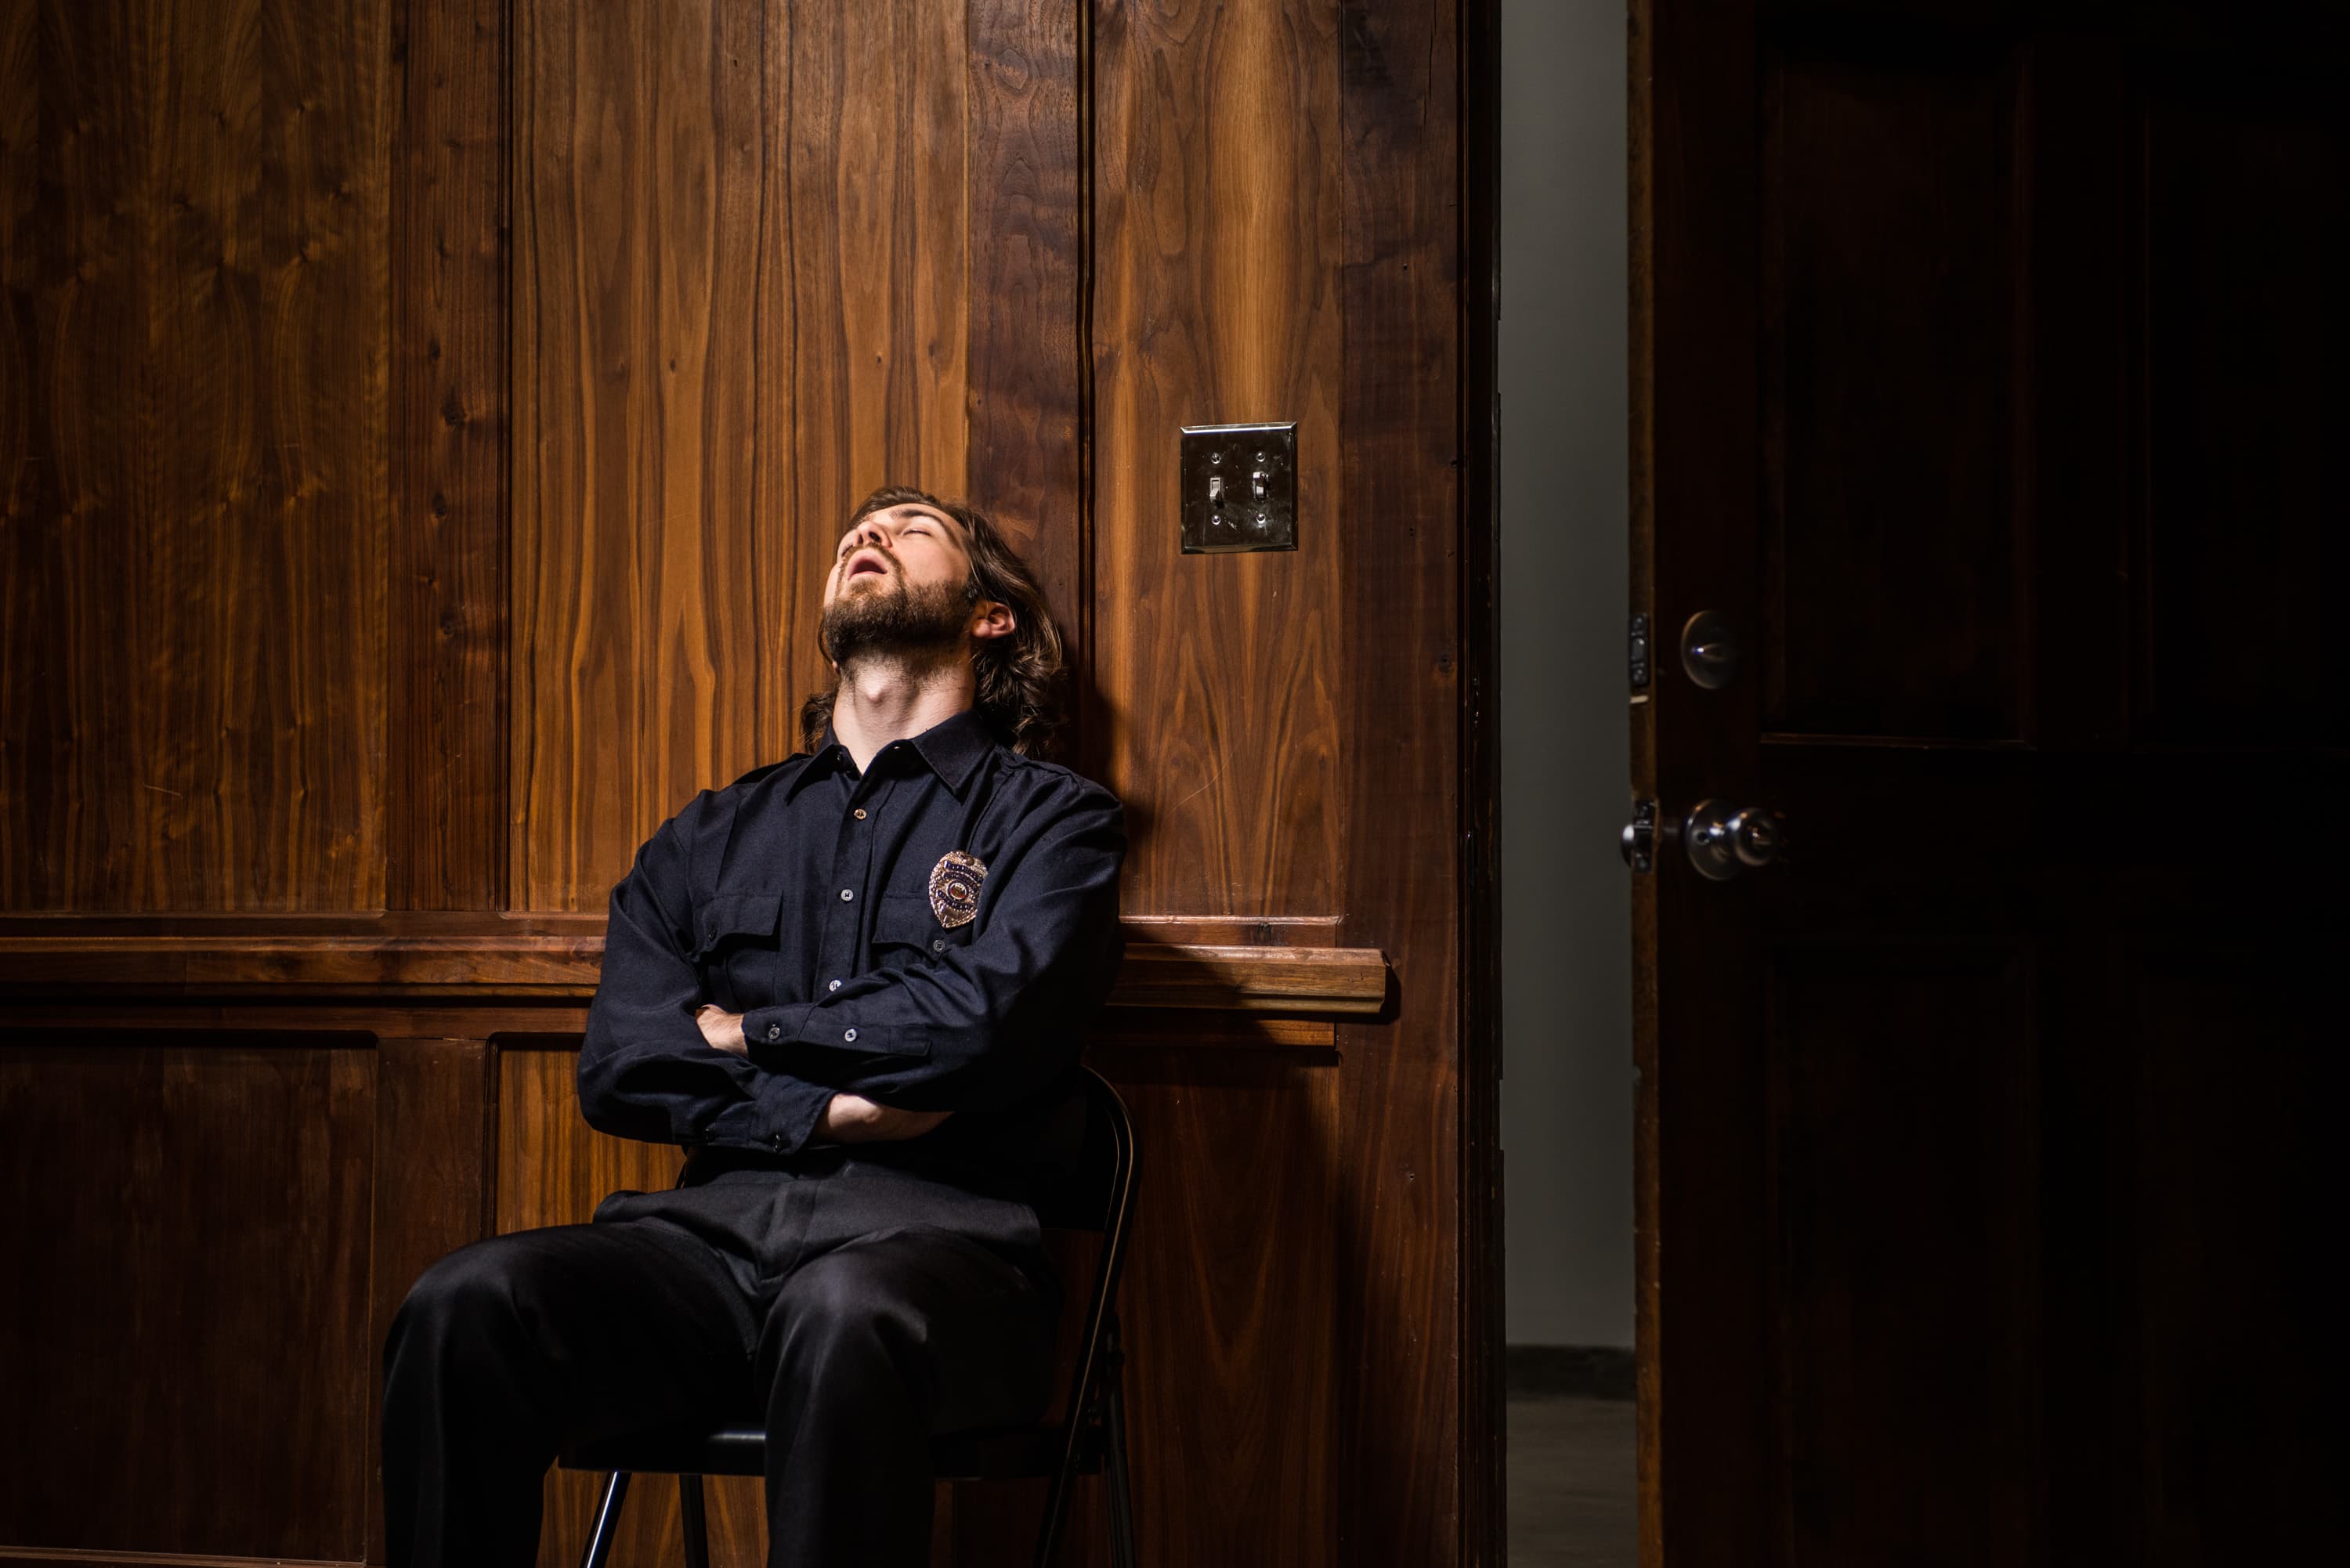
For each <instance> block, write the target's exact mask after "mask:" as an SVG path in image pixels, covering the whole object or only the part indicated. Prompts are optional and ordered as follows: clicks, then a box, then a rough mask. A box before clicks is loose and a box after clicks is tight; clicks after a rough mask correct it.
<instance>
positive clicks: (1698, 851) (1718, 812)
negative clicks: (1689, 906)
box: [1681, 800, 1781, 882]
mask: <svg viewBox="0 0 2350 1568" xmlns="http://www.w3.org/2000/svg"><path fill="white" fill-rule="evenodd" d="M1780 826H1781V825H1780V822H1779V817H1778V815H1777V814H1776V813H1774V812H1769V811H1765V810H1763V808H1762V807H1761V806H1754V805H1747V806H1734V805H1731V804H1730V803H1729V802H1727V801H1720V800H1701V801H1700V802H1698V803H1697V804H1696V805H1693V806H1691V807H1690V809H1689V815H1686V816H1684V817H1682V818H1681V842H1682V844H1684V845H1686V846H1688V848H1689V857H1690V865H1691V866H1694V867H1697V872H1698V875H1699V876H1700V877H1706V878H1708V879H1709V880H1711V881H1715V882H1727V881H1729V880H1730V878H1731V877H1735V876H1737V875H1738V873H1739V872H1740V871H1742V870H1747V869H1752V870H1760V869H1762V868H1763V867H1765V866H1768V865H1770V864H1771V862H1772V860H1773V858H1775V857H1777V855H1778V853H1779V840H1780V836H1781V833H1780Z"/></svg>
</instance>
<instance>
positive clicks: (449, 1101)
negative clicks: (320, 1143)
mask: <svg viewBox="0 0 2350 1568" xmlns="http://www.w3.org/2000/svg"><path fill="white" fill-rule="evenodd" d="M490 1087H491V1085H490V1049H489V1046H488V1045H487V1044H485V1043H484V1042H483V1041H480V1040H444V1039H405V1040H394V1039H386V1040H381V1041H379V1042H378V1043H377V1045H376V1102H375V1175H374V1181H373V1183H372V1184H371V1190H370V1194H369V1198H370V1203H371V1220H372V1224H371V1227H370V1234H369V1259H370V1261H369V1271H368V1272H369V1293H368V1294H369V1305H368V1332H367V1344H368V1345H369V1349H370V1351H371V1352H372V1353H373V1354H375V1355H379V1356H380V1355H381V1353H382V1349H383V1345H384V1340H385V1337H386V1336H387V1335H388V1334H390V1331H391V1320H392V1317H393V1316H394V1314H397V1313H398V1312H399V1311H400V1303H401V1302H402V1301H403V1300H404V1299H406V1297H407V1295H408V1292H409V1288H410V1287H411V1286H412V1285H413V1284H415V1282H416V1281H417V1278H418V1277H419V1276H420V1275H421V1274H422V1273H423V1272H424V1271H425V1270H426V1269H428V1268H430V1267H431V1266H432V1263H433V1262H434V1261H435V1260H436V1259H439V1258H441V1257H443V1256H445V1255H446V1254H448V1253H450V1252H452V1251H456V1250H457V1249H458V1248H460V1247H462V1246H463V1245H465V1244H466V1243H467V1242H469V1241H478V1240H480V1239H481V1238H482V1237H484V1236H486V1235H488V1234H489V1233H490V1168H489V1162H490V1150H491V1147H492V1137H493V1135H494V1127H492V1124H491V1098H490ZM382 1435H383V1379H382V1377H381V1376H380V1373H379V1372H378V1371H377V1368H376V1366H370V1367H369V1377H368V1424H367V1438H368V1455H369V1462H368V1467H367V1476H368V1489H367V1497H368V1508H367V1548H368V1549H367V1561H368V1562H369V1563H381V1562H384V1561H385V1548H384V1533H383V1531H384V1526H383V1485H382V1481H381V1477H382V1474H383V1457H382V1450H381V1444H382Z"/></svg>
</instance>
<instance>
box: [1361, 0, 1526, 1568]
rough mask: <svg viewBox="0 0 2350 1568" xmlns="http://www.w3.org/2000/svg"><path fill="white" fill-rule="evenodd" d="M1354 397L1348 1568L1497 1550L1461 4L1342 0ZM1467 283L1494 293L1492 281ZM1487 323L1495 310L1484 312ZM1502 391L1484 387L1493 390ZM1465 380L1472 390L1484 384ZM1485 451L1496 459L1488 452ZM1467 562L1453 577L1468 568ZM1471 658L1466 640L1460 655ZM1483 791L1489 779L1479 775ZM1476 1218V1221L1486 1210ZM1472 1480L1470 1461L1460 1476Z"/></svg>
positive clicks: (1477, 295)
mask: <svg viewBox="0 0 2350 1568" xmlns="http://www.w3.org/2000/svg"><path fill="white" fill-rule="evenodd" d="M1343 28H1344V44H1343V48H1342V50H1341V53H1340V59H1341V62H1342V67H1343V74H1342V78H1341V90H1342V96H1343V104H1342V109H1343V115H1344V127H1345V138H1344V141H1345V155H1346V162H1345V205H1346V234H1347V252H1346V263H1347V265H1346V290H1345V310H1346V364H1347V380H1346V395H1345V400H1344V404H1343V411H1342V419H1343V430H1344V439H1345V453H1344V464H1343V468H1342V470H1341V478H1340V484H1341V486H1342V489H1343V493H1344V495H1345V497H1346V502H1347V504H1346V526H1347V535H1348V540H1349V544H1348V546H1347V549H1348V562H1349V569H1348V574H1347V579H1346V586H1345V589H1344V591H1345V594H1346V596H1347V639H1346V642H1345V643H1344V645H1343V646H1344V649H1345V654H1344V662H1345V666H1346V669H1347V689H1346V694H1345V701H1347V703H1348V704H1349V705H1350V707H1351V728H1352V733H1353V735H1354V743H1353V747H1352V749H1351V750H1350V751H1349V752H1348V753H1347V774H1346V778H1347V784H1346V788H1347V805H1346V812H1347V818H1348V828H1347V836H1346V838H1345V840H1344V842H1345V844H1346V845H1347V889H1346V891H1347V897H1346V903H1345V912H1346V919H1345V921H1344V923H1343V924H1342V925H1341V927H1340V934H1339V937H1338V939H1337V940H1338V942H1339V943H1340V944H1341V945H1344V946H1350V947H1357V946H1376V947H1378V949H1380V950H1382V951H1384V952H1386V953H1387V954H1388V960H1389V962H1390V963H1391V965H1392V966H1393V969H1394V971H1395V976H1394V981H1393V987H1394V993H1395V999H1396V1001H1395V1007H1394V1010H1393V1012H1392V1013H1391V1015H1390V1017H1391V1022H1387V1023H1377V1024H1373V1023H1359V1022H1355V1021H1348V1022H1346V1023H1342V1024H1340V1026H1339V1029H1338V1049H1339V1054H1340V1055H1341V1056H1342V1058H1343V1059H1344V1061H1345V1067H1344V1069H1343V1071H1344V1074H1345V1096H1346V1100H1345V1112H1344V1115H1345V1124H1344V1142H1343V1146H1342V1152H1341V1155H1340V1158H1339V1166H1338V1168H1339V1175H1340V1180H1341V1183H1342V1186H1341V1189H1340V1199H1339V1202H1340V1212H1341V1216H1342V1219H1341V1222H1340V1231H1339V1234H1340V1251H1339V1261H1338V1271H1337V1276H1336V1277H1337V1280H1338V1281H1339V1282H1340V1283H1339V1286H1338V1288H1339V1289H1340V1290H1341V1292H1342V1293H1344V1296H1345V1305H1344V1309H1343V1311H1342V1312H1341V1314H1340V1315H1339V1326H1340V1338H1339V1342H1338V1345H1337V1352H1338V1366H1339V1387H1340V1389H1341V1390H1342V1397H1341V1403H1340V1406H1339V1420H1338V1425H1337V1427H1336V1431H1335V1433H1334V1434H1333V1437H1332V1439H1331V1440H1332V1441H1334V1442H1335V1443H1336V1450H1337V1461H1336V1470H1335V1474H1336V1477H1337V1478H1339V1480H1338V1495H1337V1517H1338V1518H1339V1520H1340V1521H1342V1524H1341V1534H1340V1538H1339V1550H1338V1560H1339V1561H1341V1562H1345V1563H1363V1564H1372V1563H1380V1564H1393V1565H1395V1568H1413V1565H1416V1564H1420V1563H1490V1562H1492V1561H1494V1560H1495V1558H1496V1557H1497V1556H1498V1552H1499V1545H1500V1543H1499V1542H1498V1541H1497V1540H1496V1539H1495V1535H1496V1532H1497V1530H1498V1525H1499V1520H1498V1519H1497V1518H1496V1517H1493V1516H1489V1515H1484V1514H1482V1513H1480V1512H1477V1511H1476V1510H1477V1508H1478V1504H1479V1502H1480V1501H1481V1500H1482V1499H1484V1498H1486V1497H1487V1496H1489V1495H1490V1494H1488V1493H1487V1492H1485V1491H1484V1490H1482V1486H1481V1484H1480V1483H1481V1481H1482V1480H1490V1477H1482V1478H1481V1477H1480V1476H1479V1474H1478V1464H1479V1460H1480V1458H1481V1456H1482V1457H1483V1458H1484V1459H1487V1460H1490V1459H1492V1447H1491V1445H1492V1431H1493V1428H1494V1427H1495V1425H1496V1423H1497V1421H1498V1413H1497V1412H1496V1411H1495V1410H1494V1409H1493V1408H1492V1402H1491V1401H1492V1393H1493V1391H1494V1389H1495V1387H1496V1386H1497V1379H1495V1378H1494V1377H1492V1376H1491V1375H1489V1374H1480V1373H1479V1372H1478V1371H1477V1368H1478V1366H1480V1363H1481V1360H1482V1358H1483V1357H1485V1356H1488V1355H1492V1354H1493V1347H1492V1345H1490V1344H1488V1343H1487V1342H1486V1340H1485V1337H1484V1336H1485V1335H1486V1334H1488V1333H1489V1332H1490V1324H1491V1323H1492V1304H1491V1296H1490V1292H1491V1291H1492V1289H1493V1287H1494V1283H1495V1282H1494V1281H1493V1280H1492V1277H1491V1275H1490V1273H1487V1272H1485V1270H1484V1262H1485V1259H1484V1256H1483V1255H1482V1254H1481V1253H1480V1252H1479V1251H1477V1250H1476V1243H1477V1242H1478V1241H1480V1240H1482V1239H1487V1238H1490V1234H1491V1233H1490V1231H1485V1230H1483V1229H1482V1225H1483V1223H1484V1220H1485V1219H1489V1218H1490V1210H1488V1209H1487V1208H1486V1205H1488V1204H1489V1203H1490V1201H1491V1196H1492V1195H1491V1193H1490V1190H1488V1189H1480V1188H1479V1187H1477V1186H1476V1185H1474V1184H1472V1182H1471V1176H1472V1175H1473V1174H1474V1173H1475V1172H1477V1171H1478V1170H1480V1169H1482V1170H1483V1171H1484V1172H1486V1173H1487V1174H1488V1175H1489V1176H1490V1173H1491V1172H1492V1166H1493V1163H1494V1161H1493V1159H1492V1154H1491V1152H1490V1147H1488V1148H1487V1149H1486V1150H1485V1151H1484V1152H1482V1161H1483V1163H1482V1166H1481V1165H1480V1164H1479V1159H1480V1158H1481V1152H1480V1149H1479V1147H1478V1146H1476V1145H1474V1144H1472V1143H1471V1139H1472V1138H1475V1137H1478V1136H1479V1129H1480V1127H1483V1128H1485V1129H1486V1136H1490V1129H1491V1122H1490V1119H1487V1120H1483V1121H1482V1122H1481V1120H1480V1119H1479V1118H1480V1116H1481V1115H1482V1116H1484V1117H1486V1118H1490V1116H1491V1104H1490V1100H1488V1101H1487V1102H1486V1104H1485V1106H1483V1108H1482V1111H1481V1109H1480V1107H1479V1105H1478V1103H1477V1101H1476V1099H1475V1098H1474V1096H1490V1095H1491V1093H1492V1080H1493V1078H1494V1077H1495V1076H1497V1075H1498V1067H1499V1064H1498V1063H1496V1062H1494V1061H1493V1060H1492V1057H1491V1055H1490V1054H1487V1055H1482V1056H1480V1055H1475V1054H1471V1053H1473V1052H1478V1051H1484V1052H1490V1051H1491V1050H1492V1042H1491V1041H1490V1040H1485V1039H1480V1040H1477V1041H1468V1040H1464V1037H1463V1033H1462V1021H1461V1011H1462V1006H1463V989H1464V985H1465V984H1468V983H1473V982H1474V981H1475V980H1476V978H1477V976H1478V974H1479V973H1480V972H1482V971H1476V970H1468V971H1464V962H1466V961H1467V960H1465V959H1464V954H1463V951H1462V947H1461V925H1462V923H1463V921H1464V919H1470V918H1472V914H1471V912H1472V911H1473V910H1474V909H1475V902H1474V900H1476V899H1477V898H1478V895H1477V894H1475V893H1472V892H1471V891H1470V890H1469V889H1470V888H1471V887H1472V886H1474V884H1466V885H1464V877H1467V876H1470V875H1471V871H1470V869H1469V867H1468V866H1467V865H1466V864H1465V863H1464V862H1465V860H1466V859H1467V857H1480V856H1482V855H1486V854H1490V849H1489V848H1488V847H1487V846H1482V845H1479V844H1477V843H1475V842H1474V841H1473V839H1471V837H1470V834H1471V831H1473V829H1474V828H1475V827H1476V826H1478V825H1479V823H1480V821H1481V817H1480V815H1476V814H1474V813H1473V812H1472V810H1471V808H1470V807H1469V804H1468V801H1467V799H1466V798H1465V796H1466V795H1467V794H1468V792H1467V791H1466V790H1465V789H1464V785H1463V783H1462V774H1461V769H1462V765H1463V739H1462V728H1463V726H1464V724H1467V723H1469V722H1472V720H1473V721H1476V722H1491V717H1492V711H1493V709H1492V691H1491V690H1490V688H1487V687H1483V686H1481V685H1476V684H1471V682H1472V681H1477V680H1484V679H1488V678H1490V676H1491V674H1492V670H1490V668H1488V667H1486V666H1484V665H1482V664H1481V663H1478V662H1475V661H1473V658H1472V661H1471V663H1470V664H1469V665H1468V667H1467V668H1466V670H1463V669H1462V668H1461V662H1460V661H1461V656H1462V653H1463V650H1464V642H1463V625H1462V619H1461V616H1462V598H1463V595H1464V592H1466V591H1471V590H1472V589H1473V588H1474V587H1477V586H1482V585H1481V584H1480V583H1479V582H1478V579H1476V578H1475V577H1473V576H1466V570H1465V568H1464V561H1463V553H1464V547H1465V548H1466V549H1467V550H1468V551H1470V552H1471V553H1473V552H1474V551H1476V550H1477V549H1478V548H1479V547H1480V546H1478V545H1476V544H1474V543H1473V542H1471V541H1469V540H1468V539H1467V537H1466V535H1467V531H1468V529H1469V528H1471V527H1484V528H1490V527H1491V526H1492V519H1491V517H1490V516H1488V517H1485V518H1482V519H1475V520H1464V518H1463V514H1462V506H1463V501H1464V497H1463V493H1462V479H1463V474H1464V472H1465V471H1466V470H1467V469H1468V468H1469V466H1470V465H1471V464H1472V463H1476V462H1483V461H1485V457H1484V456H1481V455H1480V454H1476V453H1472V452H1468V451H1465V450H1464V442H1465V441H1467V440H1469V439H1470V431H1471V430H1477V429H1482V428H1483V421H1482V419H1480V420H1477V421H1472V423H1471V427H1470V429H1469V430H1464V428H1463V423H1462V418H1461V403H1462V397H1463V387H1462V380H1461V377H1462V366H1463V363H1464V348H1463V344H1462V334H1463V332H1464V330H1474V329H1475V328H1476V326H1477V325H1478V324H1477V323H1475V322H1473V321H1466V322H1464V319H1463V306H1464V299H1463V296H1462V292H1461V289H1462V284H1461V279H1462V275H1463V262H1464V257H1463V254H1462V250H1461V230H1462V213H1461V197H1462V191H1461V161H1462V155H1463V149H1462V144H1461V123H1462V116H1463V105H1462V102H1461V90H1462V88H1461V67H1462V63H1463V62H1462V59H1461V12H1460V7H1459V6H1458V5H1454V4H1449V3H1448V4H1443V5H1404V4H1399V3H1393V0H1350V3H1349V4H1348V5H1347V6H1346V7H1345V11H1344V23H1343ZM1471 298H1474V299H1477V300H1480V301H1484V302H1486V304H1487V308H1488V309H1490V301H1488V300H1487V296H1484V294H1483V293H1482V290H1479V291H1476V292H1473V293H1472V294H1471ZM1489 319H1490V318H1489ZM1485 390H1486V391H1487V392H1490V386H1489V387H1487V388H1486V389H1485ZM1471 395H1472V396H1473V395H1475V394H1473V393H1472V394H1471ZM1487 455H1489V454H1487ZM1464 578H1465V580H1464ZM1472 654H1473V650H1472ZM1487 787H1490V786H1487ZM1481 1215H1482V1216H1483V1217H1484V1219H1481ZM1464 1470H1465V1471H1466V1472H1467V1473H1466V1475H1465V1477H1464V1473H1463V1472H1464Z"/></svg>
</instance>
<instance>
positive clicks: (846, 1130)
mask: <svg viewBox="0 0 2350 1568" xmlns="http://www.w3.org/2000/svg"><path fill="white" fill-rule="evenodd" d="M952 1115H954V1113H953V1112H952V1111H901V1110H899V1109H898V1107H896V1106H881V1105H876V1104H874V1103H873V1102H872V1101H871V1100H868V1099H867V1098H866V1097H865V1096H862V1095H835V1096H832V1098H831V1099H829V1100H827V1102H825V1107H824V1120H823V1121H821V1122H819V1123H817V1124H816V1136H817V1137H825V1138H829V1139H831V1140H832V1141H833V1142H834V1143H892V1142H895V1141H897V1140H899V1139H900V1138H910V1137H921V1136H922V1135H923V1134H924V1133H926V1132H928V1131H930V1130H931V1128H932V1127H936V1126H938V1125H939V1124H940V1123H941V1122H942V1121H944V1120H946V1119H947V1118H948V1117H949V1116H952Z"/></svg>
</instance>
